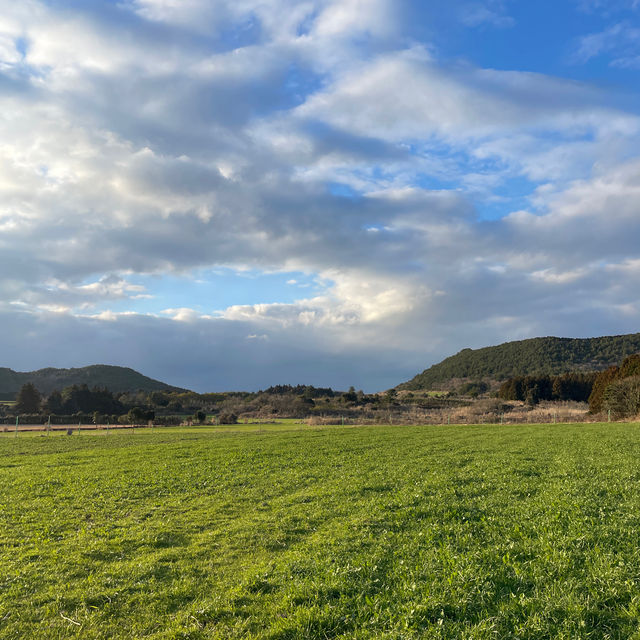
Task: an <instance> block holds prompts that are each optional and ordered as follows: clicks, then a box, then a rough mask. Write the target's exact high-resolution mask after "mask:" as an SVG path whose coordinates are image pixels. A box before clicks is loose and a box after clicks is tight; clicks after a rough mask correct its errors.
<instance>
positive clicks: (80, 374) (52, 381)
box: [0, 364, 186, 398]
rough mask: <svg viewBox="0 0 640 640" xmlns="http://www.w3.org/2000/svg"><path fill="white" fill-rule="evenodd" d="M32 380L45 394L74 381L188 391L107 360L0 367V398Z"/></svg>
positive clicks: (117, 387)
mask: <svg viewBox="0 0 640 640" xmlns="http://www.w3.org/2000/svg"><path fill="white" fill-rule="evenodd" d="M27 382H31V383H33V384H34V385H35V387H36V389H38V391H40V393H42V394H45V395H46V394H49V393H51V392H52V391H54V390H56V389H57V390H58V391H60V390H62V389H63V388H64V387H69V386H71V385H74V384H77V385H81V384H86V385H87V386H88V387H100V388H107V389H108V390H109V391H112V392H114V393H117V392H122V391H138V390H142V391H186V389H182V388H180V387H174V386H173V385H170V384H166V383H165V382H161V381H160V380H155V379H153V378H149V377H148V376H145V375H143V374H142V373H140V372H138V371H135V369H131V368H130V367H119V366H115V365H107V364H93V365H89V366H86V367H72V368H69V369H61V368H55V367H45V368H43V369H37V370H36V371H24V372H22V371H14V370H13V369H9V368H8V367H0V398H8V397H13V396H15V394H16V393H17V392H18V391H19V390H20V387H21V386H22V385H23V384H25V383H27Z"/></svg>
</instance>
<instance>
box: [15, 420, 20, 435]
mask: <svg viewBox="0 0 640 640" xmlns="http://www.w3.org/2000/svg"><path fill="white" fill-rule="evenodd" d="M18 420H20V418H19V417H18V416H16V435H15V436H14V438H17V437H18Z"/></svg>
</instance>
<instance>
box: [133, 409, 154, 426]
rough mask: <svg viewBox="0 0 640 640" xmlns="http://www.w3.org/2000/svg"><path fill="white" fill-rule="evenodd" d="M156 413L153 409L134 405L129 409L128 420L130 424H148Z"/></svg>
mask: <svg viewBox="0 0 640 640" xmlns="http://www.w3.org/2000/svg"><path fill="white" fill-rule="evenodd" d="M154 417H155V414H154V412H153V411H149V410H148V409H144V408H143V407H133V408H131V409H129V411H128V413H127V415H126V418H127V420H126V422H127V423H128V424H146V423H147V422H149V421H151V420H153V419H154Z"/></svg>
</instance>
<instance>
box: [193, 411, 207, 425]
mask: <svg viewBox="0 0 640 640" xmlns="http://www.w3.org/2000/svg"><path fill="white" fill-rule="evenodd" d="M193 419H194V420H195V421H196V422H198V423H200V424H202V423H203V422H204V421H205V420H206V419H207V412H206V411H196V412H195V413H194V414H193Z"/></svg>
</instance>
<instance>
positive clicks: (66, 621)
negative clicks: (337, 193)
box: [0, 423, 640, 640]
mask: <svg viewBox="0 0 640 640" xmlns="http://www.w3.org/2000/svg"><path fill="white" fill-rule="evenodd" d="M0 487H1V490H0V569H1V570H0V638H12V639H16V640H17V639H23V638H82V639H92V638H104V639H107V638H109V639H110V638H157V639H160V638H163V639H169V638H191V639H197V638H203V639H204V638H265V639H266V638H270V639H282V640H284V639H293V638H313V639H315V638H352V639H362V638H387V639H391V638H394V639H396V638H448V639H452V640H453V639H456V640H458V639H462V638H467V639H470V638H473V639H480V638H482V639H489V638H491V639H503V638H528V639H532V638H539V639H543V638H564V639H567V640H569V639H571V640H573V639H576V638H578V639H581V638H584V639H587V638H603V639H604V638H620V639H622V638H636V639H637V638H640V623H639V620H640V553H639V552H638V549H639V547H640V427H639V426H638V425H636V424H613V423H612V424H598V425H594V424H590V425H575V424H573V425H542V426H537V425H527V426H513V427H507V426H502V427H501V426H487V425H484V426H475V427H473V426H472V427H467V426H464V427H460V426H450V427H449V426H442V427H348V428H347V427H329V428H312V427H302V426H296V425H293V424H277V425H239V426H233V427H217V428H215V427H212V428H202V427H199V428H193V429H165V430H156V431H155V432H153V433H152V432H150V431H144V432H138V433H135V434H134V433H131V432H112V433H110V434H109V435H108V436H107V435H106V434H105V433H104V432H92V433H82V434H81V435H77V434H74V435H73V436H66V435H62V434H52V435H51V436H50V437H47V436H45V435H43V434H42V433H36V434H20V436H19V437H17V438H15V437H13V435H12V434H10V433H9V434H1V435H0Z"/></svg>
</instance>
